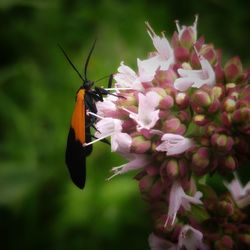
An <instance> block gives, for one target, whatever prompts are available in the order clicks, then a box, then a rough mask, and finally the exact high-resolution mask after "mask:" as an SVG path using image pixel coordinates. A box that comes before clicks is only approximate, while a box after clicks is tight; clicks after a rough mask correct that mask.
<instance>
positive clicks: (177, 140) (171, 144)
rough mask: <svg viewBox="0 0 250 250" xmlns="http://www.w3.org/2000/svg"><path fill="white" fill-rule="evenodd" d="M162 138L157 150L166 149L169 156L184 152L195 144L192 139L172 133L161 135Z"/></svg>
mask: <svg viewBox="0 0 250 250" xmlns="http://www.w3.org/2000/svg"><path fill="white" fill-rule="evenodd" d="M161 140H162V141H163V142H162V143H161V144H160V145H159V146H158V147H157V148H156V150H157V151H165V152H166V154H167V155H168V156H169V155H177V154H181V153H184V152H185V151H186V150H188V149H189V148H191V147H192V146H193V145H194V143H193V141H192V139H189V138H185V137H184V136H182V135H177V134H172V133H167V134H164V135H163V136H162V137H161Z"/></svg>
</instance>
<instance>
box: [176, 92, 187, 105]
mask: <svg viewBox="0 0 250 250" xmlns="http://www.w3.org/2000/svg"><path fill="white" fill-rule="evenodd" d="M175 102H176V104H177V105H178V106H179V107H180V108H182V109H185V108H186V107H187V106H188V105H189V97H188V95H187V94H186V93H178V94H177V95H176V96H175Z"/></svg>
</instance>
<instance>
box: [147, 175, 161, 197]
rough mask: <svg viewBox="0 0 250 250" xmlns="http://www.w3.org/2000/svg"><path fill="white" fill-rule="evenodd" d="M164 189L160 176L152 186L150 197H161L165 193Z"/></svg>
mask: <svg viewBox="0 0 250 250" xmlns="http://www.w3.org/2000/svg"><path fill="white" fill-rule="evenodd" d="M163 189H164V187H163V185H162V182H161V179H160V178H158V179H157V180H156V181H155V182H154V184H153V185H152V186H151V188H150V191H149V196H150V199H153V200H156V199H159V198H160V197H161V196H162V194H163Z"/></svg>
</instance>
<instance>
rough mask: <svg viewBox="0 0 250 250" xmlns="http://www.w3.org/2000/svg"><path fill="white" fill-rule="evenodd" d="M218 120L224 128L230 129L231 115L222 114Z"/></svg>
mask: <svg viewBox="0 0 250 250" xmlns="http://www.w3.org/2000/svg"><path fill="white" fill-rule="evenodd" d="M220 119H221V121H222V124H223V125H224V126H225V127H228V128H230V126H231V124H232V115H231V113H227V112H222V113H221V115H220Z"/></svg>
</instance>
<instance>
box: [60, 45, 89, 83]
mask: <svg viewBox="0 0 250 250" xmlns="http://www.w3.org/2000/svg"><path fill="white" fill-rule="evenodd" d="M57 45H58V47H59V48H60V49H61V51H62V53H63V54H64V56H65V57H66V59H67V61H68V62H69V64H70V65H71V67H72V68H73V69H74V70H75V72H76V73H77V74H78V76H79V77H80V78H81V79H82V80H83V81H85V79H83V77H82V75H81V74H80V73H79V71H78V70H77V68H76V67H75V65H74V64H73V63H72V61H71V60H70V58H69V57H68V55H67V53H66V52H65V50H64V49H63V47H62V46H61V45H60V44H57Z"/></svg>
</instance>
